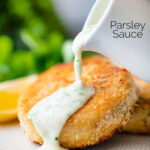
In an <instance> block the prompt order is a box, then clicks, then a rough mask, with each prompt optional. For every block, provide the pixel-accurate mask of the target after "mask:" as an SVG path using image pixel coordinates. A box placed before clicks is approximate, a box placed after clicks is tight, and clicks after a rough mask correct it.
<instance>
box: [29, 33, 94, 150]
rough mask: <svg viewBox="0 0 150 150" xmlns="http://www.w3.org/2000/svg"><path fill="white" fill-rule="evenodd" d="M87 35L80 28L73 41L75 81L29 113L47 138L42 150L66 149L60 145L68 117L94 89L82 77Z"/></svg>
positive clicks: (44, 138)
mask: <svg viewBox="0 0 150 150" xmlns="http://www.w3.org/2000/svg"><path fill="white" fill-rule="evenodd" d="M84 37H85V34H83V32H81V33H80V34H79V35H78V36H77V37H76V38H75V40H74V43H73V48H72V49H73V52H74V55H75V60H74V70H75V78H76V80H75V82H74V83H73V84H71V85H69V86H67V87H62V88H60V89H59V90H58V91H56V92H55V93H53V94H52V95H50V96H48V97H46V98H44V99H43V100H41V101H40V102H39V103H38V104H37V105H35V106H34V107H33V108H32V109H31V110H30V112H29V114H28V118H29V119H30V120H31V121H32V123H33V125H34V127H35V128H36V130H37V132H38V133H39V134H40V136H41V137H42V138H43V140H44V144H43V145H42V146H41V147H40V150H62V149H64V148H62V147H61V146H60V145H59V134H60V132H61V129H62V128H63V126H64V124H65V122H66V121H67V119H68V118H69V117H70V116H71V115H72V114H73V113H75V112H76V111H77V110H78V109H80V108H81V107H82V106H84V104H85V103H86V102H87V101H88V99H89V98H90V97H91V96H93V95H94V93H95V91H94V89H93V88H92V87H90V86H88V85H86V84H85V83H84V82H83V81H82V79H81V74H82V43H83V42H84Z"/></svg>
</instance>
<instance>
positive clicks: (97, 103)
mask: <svg viewBox="0 0 150 150" xmlns="http://www.w3.org/2000/svg"><path fill="white" fill-rule="evenodd" d="M82 79H83V80H84V81H85V82H86V83H87V84H88V85H90V86H93V87H94V88H95V90H96V94H95V95H94V96H93V97H92V98H90V99H89V101H88V102H87V104H85V106H84V107H82V108H81V109H80V110H78V111H77V112H76V113H75V114H73V115H72V116H71V117H70V118H69V119H68V121H67V122H66V124H65V125H64V127H63V128H62V131H61V133H60V136H59V143H60V145H61V146H63V147H66V148H82V147H85V146H89V145H94V144H97V143H99V142H101V141H103V140H105V139H107V138H109V137H111V136H112V135H113V133H114V132H115V130H117V129H119V128H120V127H122V126H124V125H125V124H126V123H127V121H128V120H129V118H130V111H131V110H132V108H133V105H134V104H135V102H136V99H137V94H136V88H135V86H134V83H133V82H132V78H131V76H130V74H129V73H128V71H126V70H125V69H120V68H118V67H117V66H115V65H113V64H112V63H111V62H110V61H109V60H108V59H106V58H102V57H98V56H97V57H91V58H87V59H84V60H83V74H82ZM73 81H74V69H73V64H72V63H70V64H58V65H56V66H54V67H52V68H51V69H49V70H48V71H46V72H44V73H43V74H41V75H40V76H39V77H38V79H37V81H36V82H35V83H34V84H33V85H32V86H31V87H30V89H29V90H28V91H27V92H26V93H25V95H24V97H23V98H22V99H20V101H19V104H18V116H19V119H20V122H21V126H22V128H23V129H24V131H25V133H26V135H27V137H28V138H29V139H30V140H31V141H33V142H38V143H41V144H42V143H43V140H42V138H41V137H40V136H39V134H38V133H37V131H36V130H35V128H34V127H33V125H32V123H31V122H30V120H29V119H28V118H27V115H28V112H29V110H30V109H31V108H32V107H33V106H34V105H35V104H36V103H37V102H38V101H40V100H42V99H43V98H44V97H46V96H48V95H50V94H51V93H53V92H55V91H56V90H57V89H59V88H60V87H62V86H67V85H69V84H71V83H72V82H73Z"/></svg>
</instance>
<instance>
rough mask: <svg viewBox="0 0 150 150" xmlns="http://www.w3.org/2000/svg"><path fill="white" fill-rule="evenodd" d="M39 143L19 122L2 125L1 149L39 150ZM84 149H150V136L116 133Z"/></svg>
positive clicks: (0, 133)
mask: <svg viewBox="0 0 150 150" xmlns="http://www.w3.org/2000/svg"><path fill="white" fill-rule="evenodd" d="M38 148H39V145H38V144H33V143H31V142H30V141H28V140H27V138H26V137H25V135H24V133H23V130H22V129H21V128H20V126H19V124H18V123H17V122H14V123H11V124H7V125H0V150H37V149H38ZM84 150H150V136H146V135H132V134H116V135H114V136H113V137H112V138H111V139H109V140H107V141H105V142H104V143H102V144H99V145H96V146H93V147H90V148H86V149H84Z"/></svg>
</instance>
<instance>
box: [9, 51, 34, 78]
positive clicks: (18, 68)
mask: <svg viewBox="0 0 150 150" xmlns="http://www.w3.org/2000/svg"><path fill="white" fill-rule="evenodd" d="M10 64H11V68H12V71H13V72H14V73H15V75H16V77H19V76H24V75H26V73H27V72H28V74H31V73H34V72H35V71H34V70H35V67H36V66H35V65H36V64H35V58H34V56H33V54H32V53H31V52H29V51H21V50H18V51H16V52H15V53H14V54H13V55H12V58H11V60H10Z"/></svg>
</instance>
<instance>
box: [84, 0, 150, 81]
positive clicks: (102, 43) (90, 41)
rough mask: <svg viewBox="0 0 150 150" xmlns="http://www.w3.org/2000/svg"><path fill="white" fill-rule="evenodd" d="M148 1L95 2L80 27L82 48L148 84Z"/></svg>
mask: <svg viewBox="0 0 150 150" xmlns="http://www.w3.org/2000/svg"><path fill="white" fill-rule="evenodd" d="M149 14H150V1H148V0H132V1H131V0H97V1H96V3H95V5H94V6H93V8H92V10H91V13H90V14H89V17H88V19H87V21H86V23H85V25H84V27H83V32H84V31H86V30H88V35H87V36H86V38H85V41H84V45H83V48H84V50H85V51H88V50H90V51H95V52H98V53H101V54H103V55H105V56H106V57H108V58H110V59H111V60H112V61H114V62H116V63H118V64H119V65H121V66H123V67H125V68H126V69H128V70H129V71H130V72H131V73H132V74H134V75H136V76H138V77H139V78H141V79H143V80H145V81H149V82H150V43H149V42H150V15H149Z"/></svg>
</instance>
